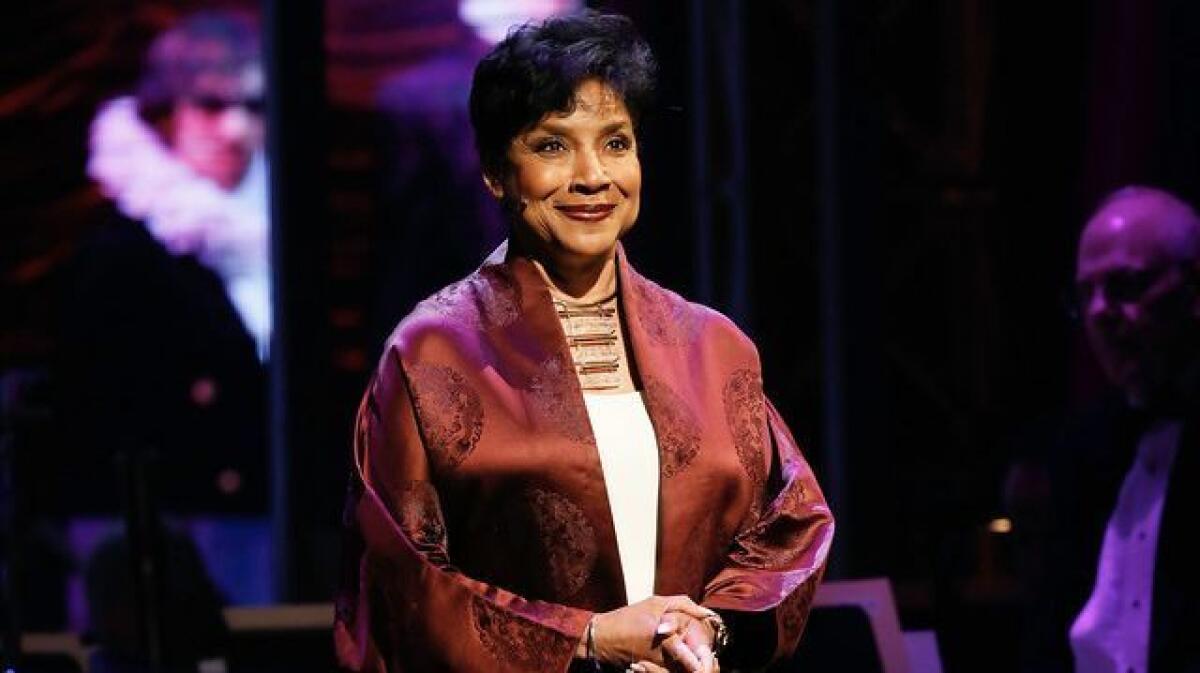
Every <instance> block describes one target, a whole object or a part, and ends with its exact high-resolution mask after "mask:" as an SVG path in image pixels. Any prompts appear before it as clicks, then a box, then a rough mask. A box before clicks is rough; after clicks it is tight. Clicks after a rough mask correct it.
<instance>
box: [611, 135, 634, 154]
mask: <svg viewBox="0 0 1200 673" xmlns="http://www.w3.org/2000/svg"><path fill="white" fill-rule="evenodd" d="M632 144H633V143H631V142H630V141H629V138H626V137H624V136H616V137H614V138H609V139H608V149H610V150H614V151H617V152H624V151H625V150H628V149H629V148H630V146H632Z"/></svg>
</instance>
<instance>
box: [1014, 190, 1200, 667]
mask: <svg viewBox="0 0 1200 673" xmlns="http://www.w3.org/2000/svg"><path fill="white" fill-rule="evenodd" d="M1076 283H1077V287H1078V298H1077V302H1078V310H1079V313H1080V318H1081V319H1082V322H1083V326H1084V329H1085V331H1086V334H1087V337H1088V341H1089V343H1090V345H1091V348H1092V351H1093V353H1094V354H1095V357H1096V360H1097V361H1098V363H1099V364H1100V366H1101V368H1102V370H1103V372H1104V374H1105V376H1106V378H1107V379H1108V381H1109V382H1110V383H1111V384H1112V387H1113V392H1112V394H1111V395H1109V396H1108V397H1107V398H1105V399H1103V400H1102V401H1101V402H1100V403H1099V404H1098V405H1096V406H1095V407H1094V408H1093V409H1092V410H1091V411H1090V412H1089V413H1088V414H1087V415H1085V416H1083V417H1081V418H1079V419H1077V420H1076V421H1075V422H1073V423H1072V424H1071V425H1070V426H1069V427H1068V428H1067V429H1066V430H1065V431H1064V432H1063V434H1062V439H1061V440H1060V442H1059V443H1058V446H1057V448H1056V450H1055V452H1054V453H1053V455H1052V456H1051V457H1050V459H1049V461H1048V463H1049V465H1048V473H1047V475H1048V477H1049V479H1048V482H1047V484H1048V487H1049V499H1048V502H1047V503H1045V504H1046V505H1048V511H1047V512H1045V513H1044V514H1045V516H1046V520H1047V521H1048V522H1049V531H1048V534H1047V536H1046V542H1045V544H1046V553H1047V557H1046V569H1045V572H1044V574H1043V576H1042V578H1041V581H1039V582H1037V583H1035V584H1033V586H1034V591H1033V594H1032V595H1031V597H1030V600H1031V602H1032V603H1033V604H1034V605H1035V606H1036V608H1035V611H1034V614H1035V616H1034V619H1033V620H1032V621H1031V622H1030V625H1029V626H1030V628H1031V632H1032V635H1031V642H1030V643H1029V647H1028V648H1027V649H1028V650H1029V652H1028V654H1027V656H1026V660H1027V665H1026V667H1025V670H1029V671H1071V670H1074V671H1075V672H1076V673H1131V672H1136V673H1187V672H1195V671H1200V646H1197V641H1196V633H1197V629H1200V581H1198V580H1197V574H1196V568H1197V567H1200V554H1198V553H1197V552H1196V549H1197V546H1196V545H1195V544H1192V541H1191V540H1190V539H1189V538H1190V537H1191V532H1192V531H1193V530H1195V525H1196V524H1195V520H1194V517H1195V515H1196V513H1197V512H1200V495H1198V494H1200V489H1197V488H1195V486H1194V482H1195V481H1196V480H1197V479H1198V478H1200V218H1198V217H1197V214H1196V212H1195V210H1194V209H1193V208H1192V206H1190V205H1189V204H1187V203H1185V202H1183V201H1182V200H1180V199H1179V198H1178V197H1176V196H1174V195H1172V194H1170V193H1168V192H1166V191H1163V190H1161V189H1156V188H1152V187H1136V186H1135V187H1126V188H1124V189H1121V190H1118V191H1116V192H1114V193H1113V194H1111V195H1109V196H1108V197H1107V198H1106V199H1104V201H1103V202H1102V203H1101V204H1100V206H1099V208H1098V209H1097V210H1096V211H1095V213H1094V214H1093V215H1092V216H1091V218H1090V219H1089V220H1088V222H1087V226H1086V227H1085V228H1084V230H1083V234H1082V236H1081V238H1080V242H1079V249H1078V259H1077V267H1076ZM1072 662H1073V667H1072Z"/></svg>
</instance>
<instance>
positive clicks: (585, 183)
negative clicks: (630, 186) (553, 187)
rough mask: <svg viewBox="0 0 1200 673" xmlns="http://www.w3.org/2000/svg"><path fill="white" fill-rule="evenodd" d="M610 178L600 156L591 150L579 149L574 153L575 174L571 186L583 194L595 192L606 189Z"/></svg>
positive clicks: (610, 182)
mask: <svg viewBox="0 0 1200 673" xmlns="http://www.w3.org/2000/svg"><path fill="white" fill-rule="evenodd" d="M610 184H612V180H611V179H610V178H609V177H608V171H607V170H605V167H604V164H603V162H601V161H600V157H599V156H597V154H596V153H595V152H592V151H586V150H585V151H581V152H579V153H577V154H576V155H575V176H574V179H573V180H572V184H571V188H572V189H573V190H575V191H578V192H582V193H584V194H595V193H596V192H602V191H604V190H605V189H608V186H609V185H610Z"/></svg>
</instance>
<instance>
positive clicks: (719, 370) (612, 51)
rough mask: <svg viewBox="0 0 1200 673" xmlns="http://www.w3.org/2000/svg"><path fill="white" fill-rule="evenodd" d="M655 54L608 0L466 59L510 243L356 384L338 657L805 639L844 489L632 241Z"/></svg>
mask: <svg viewBox="0 0 1200 673" xmlns="http://www.w3.org/2000/svg"><path fill="white" fill-rule="evenodd" d="M653 69H654V66H653V61H652V58H651V55H650V53H649V49H648V48H647V46H646V45H645V43H644V42H642V41H641V40H640V38H638V37H637V36H636V34H635V32H634V30H633V28H632V25H631V24H630V22H629V21H628V20H627V19H624V18H622V17H617V16H605V15H599V14H594V13H586V14H582V15H578V16H573V17H567V18H559V19H551V20H549V21H547V22H545V23H542V24H540V25H533V26H525V27H524V28H521V29H520V30H518V31H516V32H514V33H512V34H511V35H510V36H509V37H508V38H507V39H505V40H504V41H503V42H501V43H500V44H499V45H497V46H496V48H495V49H494V50H493V51H492V52H491V53H490V54H489V55H488V56H486V57H485V58H484V59H483V61H482V62H481V63H480V64H479V66H478V68H477V69H476V73H475V79H474V84H473V88H472V91H471V120H472V124H473V125H474V127H475V132H476V145H477V147H478V149H479V153H480V157H481V159H482V164H483V166H484V173H485V181H486V183H487V186H488V189H489V190H490V191H491V192H492V194H493V195H495V196H496V197H497V199H499V201H500V203H501V204H502V207H503V208H504V210H505V212H506V213H507V214H508V216H509V221H510V237H509V242H508V243H507V244H506V245H505V246H501V248H500V249H499V250H497V251H496V252H495V253H494V254H493V255H492V256H491V257H489V258H488V259H487V260H486V261H485V262H484V263H483V265H482V266H481V267H480V268H479V269H478V270H477V271H476V272H475V273H473V274H471V275H470V276H467V277H466V278H465V279H463V280H462V281H460V282H458V283H456V284H454V285H451V286H450V287H447V288H446V289H444V290H442V291H441V292H439V293H437V294H435V295H434V296H433V297H431V298H430V299H428V300H426V301H425V302H422V303H421V304H419V305H418V306H417V308H416V309H415V310H414V311H413V313H412V314H410V315H409V316H408V317H407V318H405V319H404V320H403V321H402V322H401V324H400V326H399V327H398V328H397V330H396V332H395V333H394V334H393V335H392V337H391V339H390V340H389V342H388V345H387V347H386V350H385V354H384V356H383V358H382V360H381V362H380V365H379V368H378V370H377V372H376V374H375V377H374V379H373V380H372V382H371V384H370V386H369V388H368V390H367V393H366V396H365V398H364V401H363V404H362V407H361V409H360V412H359V418H358V423H357V428H356V433H357V434H356V438H355V463H356V468H357V469H356V473H355V478H354V479H353V480H352V489H351V498H350V502H349V507H348V510H347V525H348V527H349V529H350V531H351V533H352V535H351V536H350V539H351V540H352V543H351V545H350V546H349V548H348V552H349V554H350V556H351V558H350V562H349V563H348V566H347V567H348V571H349V572H348V577H347V578H346V581H345V583H344V585H343V592H342V594H341V596H340V598H339V601H338V613H337V627H336V639H337V645H338V655H339V658H340V660H341V662H342V664H343V665H344V666H346V667H348V668H351V669H354V670H370V671H384V670H389V671H399V670H404V671H409V670H413V671H426V670H461V671H468V670H469V671H564V670H568V669H571V668H573V667H578V669H579V670H593V669H594V668H595V667H597V666H605V667H608V666H614V667H625V666H629V667H631V668H633V669H634V670H641V671H659V670H662V668H660V667H662V666H670V667H672V668H676V669H683V670H689V671H715V670H718V663H717V660H716V658H715V656H714V654H717V653H719V654H720V661H721V662H722V664H721V665H724V666H725V667H726V668H727V669H729V668H741V667H753V666H760V665H763V664H766V663H768V662H769V661H770V660H772V659H773V658H777V657H781V656H785V655H787V654H788V653H790V652H791V651H792V650H793V649H794V647H795V645H796V642H797V640H798V639H799V635H800V631H801V629H802V627H803V624H804V621H805V618H806V616H807V611H808V606H809V603H810V602H811V599H812V595H813V592H814V590H815V588H816V584H817V582H818V581H819V579H820V575H821V572H822V569H823V565H824V562H825V558H826V555H827V552H828V549H829V544H830V541H831V539H832V535H833V521H832V518H831V516H830V514H829V510H828V508H827V507H826V506H825V503H824V501H823V499H822V497H821V492H820V490H819V488H818V487H817V484H816V482H815V480H814V479H813V476H812V473H811V471H810V470H809V468H808V466H807V464H806V463H805V462H804V459H803V458H802V457H801V455H800V452H799V450H798V449H797V447H796V444H795V442H794V440H793V439H792V437H791V435H790V434H789V433H788V430H787V428H786V427H785V426H784V424H783V422H782V420H781V419H780V418H779V417H778V415H777V413H776V412H775V410H774V408H773V407H772V406H771V405H770V403H769V402H767V401H766V400H765V399H764V397H763V395H762V386H761V378H760V373H759V363H758V356H757V354H756V351H755V349H754V346H753V344H752V343H750V341H749V340H748V339H747V338H746V337H745V336H744V335H742V334H741V332H739V331H738V330H737V328H736V327H734V325H733V324H732V323H730V322H729V321H728V320H727V319H725V318H724V317H723V316H721V315H719V314H717V313H715V312H713V311H711V310H709V309H706V308H704V307H701V306H697V305H695V304H690V303H688V302H686V301H684V300H683V299H681V298H680V297H679V296H678V295H676V294H674V293H672V292H669V291H667V290H664V289H663V288H661V287H659V286H658V285H655V284H654V283H652V282H651V281H649V280H647V279H645V278H643V277H642V276H640V275H639V274H638V273H637V272H636V271H634V270H633V268H632V267H631V266H630V265H629V263H628V262H627V260H626V259H625V256H624V252H623V250H622V248H621V246H620V244H619V243H618V241H619V239H620V238H621V236H622V235H623V234H624V233H625V232H626V231H628V230H629V229H630V228H631V227H632V226H633V224H634V222H635V220H636V219H637V214H638V204H639V194H640V190H641V169H640V166H639V163H638V154H637V152H638V145H637V131H638V122H639V120H640V119H641V115H642V112H643V111H644V110H645V109H646V105H647V100H648V97H649V95H650V92H651V89H652V83H653ZM726 636H728V638H726ZM726 640H727V641H728V648H727V649H724V650H721V648H722V646H723V645H724V644H725V642H726ZM719 650H720V651H719ZM718 651H719V652H718Z"/></svg>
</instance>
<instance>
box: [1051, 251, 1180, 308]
mask: <svg viewBox="0 0 1200 673" xmlns="http://www.w3.org/2000/svg"><path fill="white" fill-rule="evenodd" d="M1177 268H1178V269H1179V270H1180V271H1184V270H1185V269H1186V265H1185V264H1182V263H1177V264H1168V265H1166V266H1157V267H1152V268H1149V269H1118V270H1115V271H1110V272H1108V273H1106V274H1102V275H1100V276H1097V277H1095V278H1089V279H1087V280H1084V281H1081V282H1078V283H1076V284H1075V291H1074V296H1073V297H1071V299H1070V301H1069V302H1068V303H1067V313H1068V315H1069V316H1070V317H1071V318H1072V319H1074V320H1078V319H1080V318H1082V317H1083V316H1084V315H1086V314H1087V309H1088V305H1089V304H1091V301H1092V297H1094V296H1095V294H1096V292H1102V293H1103V294H1104V300H1105V301H1106V302H1108V303H1109V304H1113V305H1129V304H1136V303H1137V302H1139V301H1141V300H1142V299H1144V298H1145V297H1146V294H1147V293H1149V292H1150V290H1151V289H1153V288H1154V286H1155V285H1157V284H1158V283H1159V281H1160V280H1162V279H1163V278H1165V277H1166V276H1167V274H1168V273H1169V272H1171V271H1173V270H1175V269H1177Z"/></svg>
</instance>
